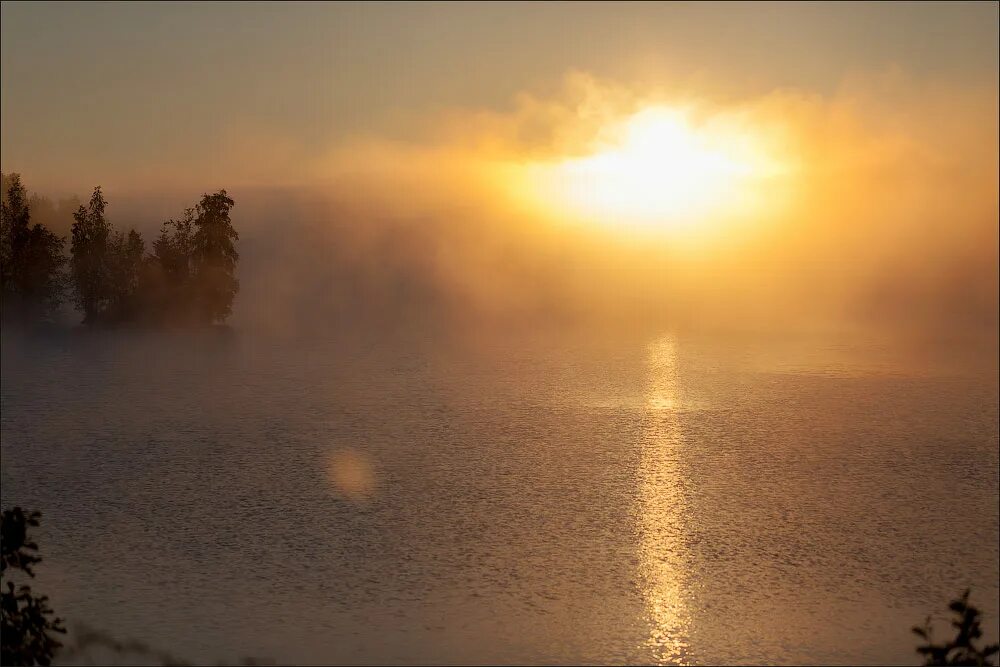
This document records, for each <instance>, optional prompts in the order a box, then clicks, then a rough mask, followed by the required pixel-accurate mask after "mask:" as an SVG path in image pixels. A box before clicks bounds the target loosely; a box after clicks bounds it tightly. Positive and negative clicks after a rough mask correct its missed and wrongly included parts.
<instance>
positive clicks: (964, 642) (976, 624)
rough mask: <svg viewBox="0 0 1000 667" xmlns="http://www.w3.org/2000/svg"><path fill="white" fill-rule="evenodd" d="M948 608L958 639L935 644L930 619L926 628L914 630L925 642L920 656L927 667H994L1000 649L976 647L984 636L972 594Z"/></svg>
mask: <svg viewBox="0 0 1000 667" xmlns="http://www.w3.org/2000/svg"><path fill="white" fill-rule="evenodd" d="M948 608H949V609H951V610H952V611H953V612H954V613H955V619H954V620H952V622H951V625H952V627H954V628H955V630H956V634H955V637H954V638H952V639H950V640H948V641H946V642H943V643H941V644H935V643H934V641H933V638H932V633H933V628H931V619H930V617H929V616H928V617H927V620H925V621H924V625H923V626H914V627H913V633H914V634H915V635H917V636H918V637H921V638H922V639H924V641H925V642H926V643H925V644H921V645H920V646H918V647H917V653H919V654H921V655H922V656H924V660H925V662H924V664H925V665H977V666H980V667H982V666H983V665H992V664H993V662H992V659H991V658H992V656H993V655H995V654H996V653H997V652H998V651H1000V645H998V644H990V645H987V646H983V647H982V648H979V647H977V646H976V645H975V642H976V640H977V639H980V638H981V637H982V636H983V632H982V629H981V628H980V612H979V609H977V608H976V607H974V606H973V605H971V604H969V590H968V589H966V591H965V592H964V593H963V594H962V596H961V597H959V598H957V599H955V600H952V602H951V604H950V605H948Z"/></svg>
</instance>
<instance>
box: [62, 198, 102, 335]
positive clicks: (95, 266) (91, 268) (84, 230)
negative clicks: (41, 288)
mask: <svg viewBox="0 0 1000 667" xmlns="http://www.w3.org/2000/svg"><path fill="white" fill-rule="evenodd" d="M106 207H107V202H106V201H105V200H104V195H103V193H102V192H101V187H100V186H97V187H96V188H94V193H93V194H92V195H91V196H90V202H89V203H88V205H87V206H82V205H81V206H80V208H79V209H77V212H76V213H74V214H73V219H74V220H75V222H74V223H73V228H72V235H73V238H72V242H71V246H70V248H71V252H72V258H71V260H70V269H71V273H72V279H73V290H74V295H75V297H76V305H77V307H78V308H79V309H80V310H82V311H83V321H84V323H85V324H92V323H94V322H95V321H96V320H97V319H98V318H99V317H100V316H101V315H102V314H103V313H104V312H105V311H106V309H107V306H108V303H109V302H110V300H111V296H112V295H111V290H110V288H109V286H110V273H111V267H110V263H111V262H110V259H109V255H110V249H109V247H108V246H109V242H110V240H111V225H109V224H108V221H107V219H106V218H105V217H104V210H105V208H106Z"/></svg>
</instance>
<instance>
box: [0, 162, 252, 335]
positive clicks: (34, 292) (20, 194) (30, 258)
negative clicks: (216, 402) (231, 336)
mask: <svg viewBox="0 0 1000 667" xmlns="http://www.w3.org/2000/svg"><path fill="white" fill-rule="evenodd" d="M3 183H4V191H3V197H2V212H0V298H2V301H0V304H2V305H0V308H2V317H3V319H4V321H12V320H15V321H22V322H23V321H38V320H47V319H50V318H51V317H52V316H53V315H54V313H55V312H56V310H57V309H58V307H59V306H60V305H61V304H62V303H64V302H66V301H69V300H71V301H72V303H73V304H74V305H75V306H76V307H77V309H79V310H80V311H81V312H82V313H83V323H84V324H88V325H116V324H125V323H139V324H155V325H162V324H171V325H206V324H213V323H216V322H224V321H225V320H226V318H227V317H228V316H229V315H230V314H231V312H232V306H233V301H234V299H235V298H236V294H237V292H238V291H239V281H238V280H237V278H236V264H237V262H238V261H239V253H238V252H237V251H236V246H235V243H236V241H237V240H239V234H237V232H236V230H235V229H234V228H233V224H232V220H231V219H230V215H229V212H230V210H231V209H232V208H233V206H234V205H235V202H234V201H233V200H232V198H230V197H229V196H228V195H227V194H226V191H225V190H220V191H219V192H216V193H215V194H205V195H203V196H202V198H201V201H199V202H198V203H197V204H196V205H195V206H194V207H192V208H189V209H187V210H185V211H184V215H183V216H182V217H181V218H179V219H176V220H175V219H171V220H167V221H166V222H164V223H163V226H162V228H161V230H160V234H159V236H158V237H157V238H156V240H155V241H154V242H153V244H152V252H150V253H147V250H146V244H145V241H144V240H143V238H142V235H141V234H139V232H137V231H136V230H135V229H130V230H129V231H128V233H127V234H126V233H125V232H122V231H120V230H118V229H116V228H115V227H114V225H112V224H111V223H109V222H108V220H107V217H106V215H105V210H106V209H107V205H108V203H107V200H105V198H104V194H103V193H102V192H101V188H100V186H98V187H96V188H94V192H93V194H92V195H91V197H90V201H89V202H88V203H87V204H86V205H80V206H79V208H78V209H77V210H76V212H75V213H74V214H73V224H72V227H71V230H70V232H71V233H70V239H69V256H68V257H67V256H66V254H65V250H66V239H65V238H63V237H60V236H57V235H56V234H54V233H53V232H52V231H50V230H49V229H47V228H46V227H45V225H43V224H41V223H34V224H32V219H31V216H32V203H33V202H34V201H35V200H29V198H28V195H27V191H26V189H25V187H24V185H23V184H22V183H21V177H20V175H19V174H16V173H15V174H10V175H3Z"/></svg>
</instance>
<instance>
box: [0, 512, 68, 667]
mask: <svg viewBox="0 0 1000 667" xmlns="http://www.w3.org/2000/svg"><path fill="white" fill-rule="evenodd" d="M39 518H41V513H39V512H31V513H29V514H25V513H24V512H23V511H22V510H21V508H20V507H15V508H14V509H12V510H4V512H3V516H2V521H0V544H2V547H0V552H2V559H0V578H2V577H3V576H4V575H8V574H9V573H8V568H9V569H12V570H20V571H21V572H23V573H24V574H26V575H28V576H29V577H34V576H35V573H34V570H33V569H32V568H33V567H34V566H35V565H37V564H38V563H40V562H41V560H42V558H41V556H39V555H37V554H38V546H37V545H36V544H35V543H34V542H32V541H30V539H29V537H28V528H34V527H37V526H38V520H39ZM0 614H2V620H0V627H2V631H0V644H2V647H0V654H2V655H0V662H2V663H3V664H4V665H48V664H50V663H51V662H52V658H53V656H54V655H55V653H56V651H57V650H58V649H59V648H60V647H61V646H62V643H61V642H60V641H59V640H58V639H56V638H55V636H54V635H55V634H63V633H65V632H66V629H65V628H64V627H63V625H62V620H61V619H59V618H51V617H52V616H53V614H54V612H53V611H52V609H50V608H49V606H48V598H47V597H45V596H44V595H42V596H35V595H32V593H31V587H30V586H28V585H24V584H22V585H21V586H19V587H17V588H16V589H15V585H14V582H12V581H8V582H6V587H5V588H4V590H3V591H2V592H0Z"/></svg>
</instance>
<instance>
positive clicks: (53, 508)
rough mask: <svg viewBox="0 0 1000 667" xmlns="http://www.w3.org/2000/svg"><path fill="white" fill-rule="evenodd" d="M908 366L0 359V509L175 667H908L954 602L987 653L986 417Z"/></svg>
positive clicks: (102, 343) (672, 348)
mask: <svg viewBox="0 0 1000 667" xmlns="http://www.w3.org/2000/svg"><path fill="white" fill-rule="evenodd" d="M911 352H912V351H911ZM911 352H907V351H905V350H901V349H899V348H898V346H894V345H891V344H885V343H882V344H873V343H870V342H865V343H857V342H853V343H846V342H844V341H835V342H830V341H817V340H813V339H810V340H781V341H768V340H763V339H759V338H748V339H744V340H731V339H730V340H721V339H704V338H694V337H685V336H677V335H667V334H665V335H662V336H656V337H651V338H648V339H641V340H640V339H634V340H628V341H617V342H614V343H611V342H607V341H603V342H600V343H595V342H593V341H590V342H586V341H582V340H577V339H575V338H569V337H559V336H555V337H548V338H538V339H534V340H531V341H527V340H520V339H512V340H508V341H506V342H504V343H490V344H486V343H476V342H475V341H472V342H466V343H465V344H456V343H454V342H453V341H447V342H445V341H436V340H434V339H421V340H414V341H405V342H400V341H399V340H397V341H394V342H378V341H376V340H372V341H369V342H366V343H358V342H353V343H344V342H343V341H340V342H338V341H334V340H329V341H320V342H317V341H315V340H313V341H269V342H268V341H261V340H256V339H252V337H250V336H247V335H241V334H240V333H234V334H231V335H202V334H182V333H163V334H154V333H141V332H117V333H102V334H92V333H86V332H79V331H75V332H66V333H55V334H53V333H50V334H46V335H40V336H36V337H34V338H32V339H30V340H26V339H23V338H20V337H15V336H13V335H11V334H7V333H5V334H4V339H3V383H2V393H0V398H2V454H3V468H2V475H3V476H2V482H3V490H2V496H3V498H2V500H3V505H4V506H9V505H12V504H15V503H16V504H20V505H22V506H25V507H29V508H37V509H40V510H42V511H43V512H44V515H45V516H44V519H43V527H42V529H41V530H39V531H38V537H39V541H40V543H41V547H42V551H43V554H44V557H45V562H44V563H43V565H42V567H41V568H40V569H39V577H38V580H37V586H38V588H39V589H40V590H42V591H43V592H46V593H48V594H50V596H51V598H52V602H53V606H54V607H55V608H56V609H57V610H58V611H59V613H60V614H61V615H63V616H64V617H66V618H67V619H68V620H69V623H70V626H71V627H72V625H73V623H74V622H77V623H79V622H85V623H86V624H88V625H89V626H91V627H96V628H100V629H104V630H107V631H110V632H112V633H113V634H114V635H116V636H118V637H128V638H138V639H143V640H145V641H146V642H148V643H150V644H153V645H155V646H159V647H163V648H166V649H169V650H171V651H172V652H173V653H176V654H178V655H180V656H183V657H186V658H189V659H195V660H219V659H228V660H235V659H237V658H239V657H241V656H258V657H269V658H272V659H275V660H278V661H280V662H289V661H293V662H312V663H323V662H366V663H381V662H478V663H496V662H504V663H506V662H527V663H568V662H572V663H579V662H584V663H609V662H611V663H620V662H632V663H634V662H641V663H670V662H681V663H689V662H699V663H762V662H774V663H909V664H916V663H917V662H918V660H917V659H916V658H917V656H916V654H915V653H914V652H913V647H914V645H915V643H914V641H913V638H912V636H911V635H910V633H909V628H910V626H912V625H913V624H915V623H918V622H920V621H921V620H922V619H923V617H924V616H925V615H926V614H928V613H930V612H932V611H943V610H944V609H945V605H946V603H947V601H948V600H949V599H950V598H951V597H953V596H954V595H955V594H956V593H958V592H960V591H961V589H962V588H964V587H965V586H967V585H971V586H972V587H973V589H974V599H976V600H978V602H979V603H980V604H981V606H982V607H983V608H984V609H985V610H986V612H987V614H988V619H987V623H986V627H987V630H988V634H989V635H991V636H992V637H996V634H997V597H998V581H1000V574H998V542H1000V536H998V491H997V486H998V426H997V424H998V385H997V371H996V359H995V356H994V357H989V356H987V357H979V356H977V354H978V353H974V352H970V351H969V350H967V349H958V348H955V349H944V350H937V351H935V354H933V355H931V354H928V353H926V351H919V352H913V353H911ZM960 352H961V353H962V354H960Z"/></svg>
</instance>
